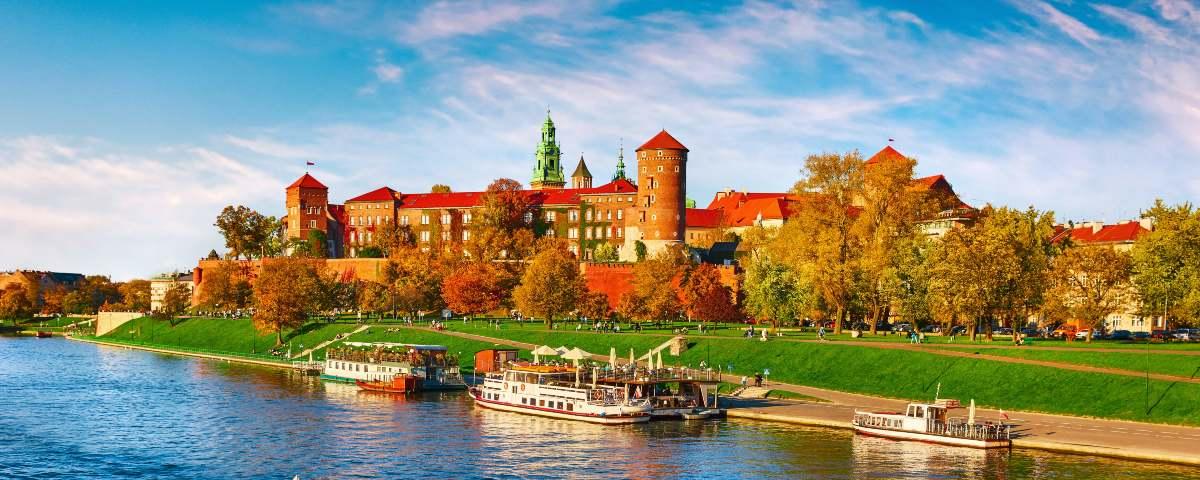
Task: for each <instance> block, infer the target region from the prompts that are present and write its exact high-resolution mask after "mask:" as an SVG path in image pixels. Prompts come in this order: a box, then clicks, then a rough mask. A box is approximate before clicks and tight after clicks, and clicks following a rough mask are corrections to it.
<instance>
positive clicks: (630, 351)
mask: <svg viewBox="0 0 1200 480" xmlns="http://www.w3.org/2000/svg"><path fill="white" fill-rule="evenodd" d="M629 364H630V365H633V366H634V367H637V359H636V358H633V348H632V347H631V348H630V349H629Z"/></svg>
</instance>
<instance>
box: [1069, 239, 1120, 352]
mask: <svg viewBox="0 0 1200 480" xmlns="http://www.w3.org/2000/svg"><path fill="white" fill-rule="evenodd" d="M1052 272H1053V273H1052V285H1053V288H1052V290H1051V293H1052V295H1051V298H1052V299H1054V301H1057V302H1062V305H1063V307H1065V309H1064V310H1065V311H1066V312H1067V313H1068V314H1069V315H1071V316H1072V317H1074V318H1078V319H1082V320H1084V321H1086V322H1087V323H1088V325H1090V326H1091V328H1092V329H1093V331H1095V330H1096V329H1099V328H1102V327H1103V326H1104V318H1105V317H1107V316H1108V315H1109V314H1111V313H1115V312H1118V311H1120V309H1121V308H1122V307H1123V306H1125V305H1126V304H1127V302H1126V300H1127V297H1128V296H1129V294H1130V293H1131V292H1130V288H1129V287H1130V278H1131V276H1132V273H1133V259H1132V257H1131V256H1130V254H1129V253H1127V252H1118V251H1116V250H1114V249H1112V248H1107V247H1074V248H1068V249H1067V250H1066V251H1065V252H1063V254H1062V255H1059V256H1058V257H1057V258H1055V259H1054V267H1053V270H1052ZM1087 341H1088V342H1091V341H1092V335H1088V336H1087Z"/></svg>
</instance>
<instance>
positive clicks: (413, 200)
mask: <svg viewBox="0 0 1200 480" xmlns="http://www.w3.org/2000/svg"><path fill="white" fill-rule="evenodd" d="M636 191H637V187H636V186H634V184H633V182H630V181H629V180H627V179H624V178H622V179H618V180H615V181H612V182H609V183H606V184H604V185H601V186H599V187H592V188H564V189H547V190H524V191H523V192H522V193H523V194H525V195H526V196H528V197H529V201H530V203H532V204H534V205H578V204H579V202H580V201H581V199H580V198H579V196H580V195H604V194H614V193H633V192H636ZM484 193H485V192H453V193H408V194H401V195H399V197H400V207H401V208H471V207H478V206H480V205H481V202H482V200H483V194H484Z"/></svg>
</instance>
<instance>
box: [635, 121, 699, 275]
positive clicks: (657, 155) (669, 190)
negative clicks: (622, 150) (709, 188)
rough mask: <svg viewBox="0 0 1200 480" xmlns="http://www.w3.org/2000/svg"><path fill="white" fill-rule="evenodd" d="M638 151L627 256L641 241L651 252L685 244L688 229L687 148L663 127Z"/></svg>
mask: <svg viewBox="0 0 1200 480" xmlns="http://www.w3.org/2000/svg"><path fill="white" fill-rule="evenodd" d="M636 154H637V165H638V166H637V185H638V196H637V202H636V203H635V204H634V206H633V208H632V215H631V217H630V218H629V219H628V220H626V222H625V223H626V231H627V234H626V237H625V243H626V245H625V246H624V247H623V248H622V249H621V254H622V257H623V258H633V257H634V255H635V252H634V251H633V250H634V247H633V243H634V242H635V241H637V240H641V241H642V243H644V244H646V252H647V254H649V255H653V254H654V253H657V252H659V251H662V250H663V249H664V248H666V246H667V245H671V244H675V243H682V242H683V238H684V231H685V230H686V228H687V221H686V219H685V218H684V208H685V207H686V205H687V200H686V198H685V196H686V193H687V155H688V149H687V147H685V146H683V144H682V143H679V140H676V139H675V137H672V136H671V134H669V133H667V131H666V130H663V131H661V132H659V133H658V135H655V136H654V138H651V139H650V140H649V141H647V142H646V143H644V144H642V146H641V147H638V149H637V151H636Z"/></svg>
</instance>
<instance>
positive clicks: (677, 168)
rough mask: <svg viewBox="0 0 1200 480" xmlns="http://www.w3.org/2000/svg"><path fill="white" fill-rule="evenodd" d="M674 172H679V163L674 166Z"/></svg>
mask: <svg viewBox="0 0 1200 480" xmlns="http://www.w3.org/2000/svg"><path fill="white" fill-rule="evenodd" d="M675 173H679V165H676V166H675Z"/></svg>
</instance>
